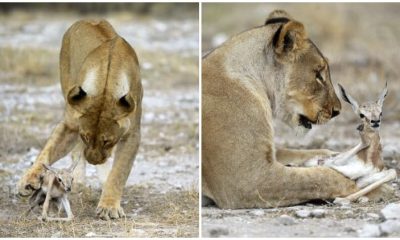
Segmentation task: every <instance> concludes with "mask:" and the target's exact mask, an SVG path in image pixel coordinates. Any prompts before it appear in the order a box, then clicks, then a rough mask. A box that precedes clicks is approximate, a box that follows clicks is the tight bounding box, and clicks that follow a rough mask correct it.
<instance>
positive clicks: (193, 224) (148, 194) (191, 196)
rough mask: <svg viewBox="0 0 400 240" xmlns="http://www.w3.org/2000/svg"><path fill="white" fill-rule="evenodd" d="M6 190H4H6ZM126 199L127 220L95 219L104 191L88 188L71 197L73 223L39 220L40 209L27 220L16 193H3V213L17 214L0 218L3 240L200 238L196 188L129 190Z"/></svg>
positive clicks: (134, 188) (0, 201) (136, 188)
mask: <svg viewBox="0 0 400 240" xmlns="http://www.w3.org/2000/svg"><path fill="white" fill-rule="evenodd" d="M0 190H1V189H0ZM2 191H4V189H3V190H2ZM125 192H126V193H125V194H124V197H123V202H124V203H125V204H123V207H124V210H125V213H126V214H127V217H126V218H124V219H119V220H114V221H103V220H99V219H96V218H95V209H96V206H97V201H98V199H99V197H100V193H101V192H100V190H96V189H92V188H88V187H85V188H83V189H81V191H80V192H79V191H77V192H74V193H72V194H70V199H71V206H72V211H73V213H74V215H75V219H74V220H73V221H72V222H66V223H64V222H42V221H39V220H36V219H35V218H36V217H37V216H39V215H40V209H37V210H36V211H35V213H32V214H31V215H30V216H28V217H27V218H24V217H21V216H22V214H23V213H24V212H25V211H26V210H27V209H28V205H27V203H25V204H24V203H21V202H22V201H21V199H17V198H16V196H15V195H13V194H8V193H7V194H5V192H1V195H0V196H1V197H0V204H1V209H4V211H0V214H9V213H11V212H13V215H12V216H10V219H9V220H4V216H1V217H0V236H1V237H52V236H53V237H55V236H57V237H85V236H86V235H87V234H89V236H90V235H92V236H97V237H196V236H197V235H198V224H199V222H198V221H199V212H198V199H199V197H198V192H197V191H196V190H194V189H191V190H182V191H176V192H175V191H174V192H168V193H166V194H160V193H155V192H153V193H152V190H151V188H150V189H148V188H144V187H141V186H134V187H128V188H127V189H126V191H125Z"/></svg>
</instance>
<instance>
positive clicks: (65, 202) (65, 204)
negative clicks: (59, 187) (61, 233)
mask: <svg viewBox="0 0 400 240" xmlns="http://www.w3.org/2000/svg"><path fill="white" fill-rule="evenodd" d="M61 203H62V206H63V207H64V210H65V212H66V213H67V217H66V218H61V217H56V218H53V217H48V218H47V220H48V221H71V220H72V219H74V215H73V214H72V211H71V206H70V204H69V201H68V198H67V196H65V195H64V196H63V197H62V198H61Z"/></svg>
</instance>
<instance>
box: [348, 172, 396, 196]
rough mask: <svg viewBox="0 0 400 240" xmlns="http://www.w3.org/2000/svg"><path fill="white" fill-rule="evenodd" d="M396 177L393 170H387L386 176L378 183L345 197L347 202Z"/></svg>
mask: <svg viewBox="0 0 400 240" xmlns="http://www.w3.org/2000/svg"><path fill="white" fill-rule="evenodd" d="M396 176H397V174H396V171H395V170H394V169H390V170H387V174H386V175H385V176H384V177H383V178H382V179H380V180H379V181H376V182H374V183H372V184H370V185H368V186H367V187H365V188H363V189H361V190H360V191H358V192H356V193H353V194H351V195H349V196H347V197H346V198H347V199H348V200H350V201H355V200H357V199H358V198H359V197H362V196H364V195H365V194H367V193H369V192H371V191H372V190H374V189H376V188H378V187H379V186H381V185H382V184H384V183H386V182H388V181H390V180H393V179H395V178H396Z"/></svg>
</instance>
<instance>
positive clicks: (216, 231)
mask: <svg viewBox="0 0 400 240" xmlns="http://www.w3.org/2000/svg"><path fill="white" fill-rule="evenodd" d="M228 234H229V230H228V229H227V228H222V227H218V228H213V229H211V230H210V237H212V238H215V237H220V236H226V235H228Z"/></svg>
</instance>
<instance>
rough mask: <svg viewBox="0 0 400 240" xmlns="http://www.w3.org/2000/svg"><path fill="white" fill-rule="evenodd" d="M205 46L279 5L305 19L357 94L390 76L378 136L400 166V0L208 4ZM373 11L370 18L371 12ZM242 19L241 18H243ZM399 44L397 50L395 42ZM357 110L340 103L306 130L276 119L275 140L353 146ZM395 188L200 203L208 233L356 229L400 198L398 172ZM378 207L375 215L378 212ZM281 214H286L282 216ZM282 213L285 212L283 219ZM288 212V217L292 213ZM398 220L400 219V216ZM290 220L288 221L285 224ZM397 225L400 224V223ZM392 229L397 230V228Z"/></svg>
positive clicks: (367, 96) (372, 95)
mask: <svg viewBox="0 0 400 240" xmlns="http://www.w3.org/2000/svg"><path fill="white" fill-rule="evenodd" d="M202 9H203V18H202V19H203V23H202V28H203V29H202V47H203V49H202V52H203V54H204V53H206V52H208V51H209V50H211V49H212V48H214V47H217V46H218V45H220V44H221V43H223V42H224V41H225V40H226V39H228V38H230V37H231V36H232V35H234V34H236V33H240V32H242V31H244V30H246V29H250V28H252V27H255V26H259V25H261V24H262V23H263V22H264V20H265V19H266V17H267V16H268V14H269V13H270V12H271V11H272V10H274V9H284V10H286V11H288V12H289V13H290V14H291V15H292V16H293V17H294V18H296V19H297V20H300V21H301V22H303V23H304V25H305V27H306V29H307V31H308V33H309V37H310V38H311V39H312V40H313V41H314V42H315V43H316V44H317V46H318V47H319V48H320V50H321V51H322V52H323V53H324V54H325V56H326V57H327V58H328V59H329V60H328V61H329V64H330V69H331V75H332V80H333V83H334V84H336V83H341V84H342V85H343V86H344V87H345V88H346V90H347V92H348V93H350V94H351V95H352V96H353V97H354V98H356V99H357V100H359V101H360V102H363V101H366V100H375V99H376V98H377V96H378V94H379V92H380V91H381V90H382V89H383V86H384V84H385V81H388V84H389V86H390V87H389V94H388V96H387V98H386V100H385V106H384V110H383V116H384V117H383V123H382V126H381V130H380V131H381V141H382V144H383V156H384V161H385V165H386V167H388V168H394V169H396V170H397V173H398V175H399V174H400V141H399V139H400V132H399V131H398V129H399V128H400V118H399V116H400V104H399V102H400V94H399V92H400V80H399V79H400V72H399V71H398V66H399V65H400V55H399V54H398V49H399V46H398V44H397V43H398V42H399V41H400V28H399V27H398V25H395V24H391V23H392V22H393V20H394V19H396V20H397V21H399V20H400V16H399V15H398V14H397V13H396V12H398V11H399V10H400V4H350V3H347V4H337V3H334V4H329V3H326V4H325V3H324V4H315V3H307V4H296V3H292V4H289V3H288V4H285V3H282V4H279V3H271V4H265V3H255V4H240V3H235V4H224V3H208V4H203V6H202ZM372 15H373V16H374V17H373V18H371V17H370V16H372ZM239 19H240V20H239ZM394 49H396V50H394ZM357 125H358V119H357V116H356V115H355V114H354V113H353V111H352V110H351V107H350V106H348V104H346V103H343V105H342V112H341V114H340V115H339V116H338V117H337V118H335V119H334V120H333V121H331V122H329V123H328V124H326V125H324V126H314V127H313V129H312V130H311V131H309V132H308V133H307V134H305V135H302V134H299V133H297V132H296V131H294V130H293V129H290V128H288V127H287V126H285V125H284V124H282V123H279V122H277V123H276V126H275V141H276V143H277V145H280V146H285V147H291V148H295V149H301V148H308V149H311V148H328V149H331V150H335V151H343V150H346V149H349V148H351V147H353V146H355V145H356V144H358V142H359V137H358V133H357V130H356V127H357ZM388 185H390V186H391V187H393V188H394V189H395V192H394V193H393V195H391V197H389V198H388V199H384V200H383V201H376V202H373V201H369V202H366V203H353V204H352V205H351V206H349V207H341V206H336V205H333V204H330V203H324V202H319V203H313V204H310V203H308V204H303V205H299V206H293V207H284V208H276V209H242V210H221V209H218V208H216V207H213V206H208V207H203V208H202V236H204V237H357V236H363V234H364V233H365V232H364V230H362V229H363V228H364V226H365V224H375V225H376V224H379V223H382V222H383V221H384V220H383V219H382V217H381V215H380V211H381V209H382V208H384V207H385V206H386V205H387V204H389V203H392V202H394V203H399V202H400V197H399V195H400V190H399V186H400V182H399V180H395V181H392V182H391V183H389V184H388ZM315 209H323V210H325V214H324V216H323V217H321V218H316V217H306V218H299V217H297V216H296V212H297V211H299V210H309V211H312V210H315ZM376 214H378V215H376ZM282 215H287V216H288V217H287V216H283V217H281V216H282ZM282 218H283V219H282ZM287 219H290V220H287ZM399 221H400V220H399ZM285 224H286V225H285ZM399 230H400V228H399ZM389 236H390V237H399V236H400V231H397V232H393V233H391V234H390V235H389Z"/></svg>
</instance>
